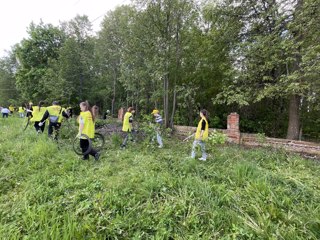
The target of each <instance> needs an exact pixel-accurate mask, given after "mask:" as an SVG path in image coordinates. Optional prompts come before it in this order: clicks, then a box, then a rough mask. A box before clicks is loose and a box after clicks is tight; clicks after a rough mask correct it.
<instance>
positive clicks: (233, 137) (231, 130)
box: [227, 113, 240, 144]
mask: <svg viewBox="0 0 320 240" xmlns="http://www.w3.org/2000/svg"><path fill="white" fill-rule="evenodd" d="M227 136H228V141H229V142H232V143H237V144H240V129H239V114H237V113H230V114H229V116H228V120H227Z"/></svg>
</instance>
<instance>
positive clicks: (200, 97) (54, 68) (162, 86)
mask: <svg viewBox="0 0 320 240" xmlns="http://www.w3.org/2000/svg"><path fill="white" fill-rule="evenodd" d="M319 23H320V0H247V1H244V0H241V1H239V0H220V1H196V0H194V1H191V0H157V1H155V0H137V1H132V2H131V4H129V5H123V6H120V7H118V8H116V9H115V10H113V11H110V12H108V13H107V14H106V15H105V17H104V20H103V22H102V24H101V29H100V31H98V32H97V34H94V33H93V31H92V24H91V23H90V21H89V19H88V17H87V16H80V15H78V16H76V17H75V18H74V19H72V20H71V21H68V22H61V23H60V24H59V25H58V26H54V25H52V24H45V23H43V22H41V23H40V24H34V23H30V26H29V28H28V37H27V38H26V39H23V40H22V41H21V42H19V43H17V44H16V45H14V46H13V47H12V49H11V50H10V51H9V53H8V55H7V56H5V57H2V58H1V59H0V105H2V106H8V105H10V104H13V105H15V106H20V105H21V104H23V103H26V102H28V101H30V100H31V101H32V102H34V103H37V102H38V101H40V100H45V101H47V103H48V104H50V103H51V102H52V101H53V100H59V101H60V102H61V103H62V104H63V105H65V106H67V105H68V106H73V107H77V106H78V103H79V102H80V101H83V100H86V99H88V100H89V101H90V102H91V103H92V104H96V105H98V106H99V107H100V109H101V111H102V112H105V111H106V110H107V109H108V110H110V111H111V114H113V115H116V114H117V111H118V109H119V108H120V107H125V108H126V107H128V106H134V107H135V108H136V110H137V113H138V115H142V114H146V113H148V114H149V113H151V111H152V109H153V108H158V109H160V110H161V111H162V114H163V117H164V119H165V125H166V126H167V127H172V126H173V125H174V124H180V125H195V124H196V122H197V121H198V110H199V108H206V109H207V110H208V111H209V112H210V117H209V120H210V127H214V128H226V118H227V115H228V114H229V113H230V112H237V113H239V114H240V118H241V120H240V129H241V131H242V132H255V133H265V134H266V135H267V136H270V137H282V138H288V139H304V140H313V141H319V139H320V79H319V76H320V61H319V60H320V28H319Z"/></svg>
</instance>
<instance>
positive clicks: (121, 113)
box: [118, 108, 124, 121]
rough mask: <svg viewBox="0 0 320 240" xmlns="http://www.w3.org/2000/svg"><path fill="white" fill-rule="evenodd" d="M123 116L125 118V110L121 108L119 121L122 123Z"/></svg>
mask: <svg viewBox="0 0 320 240" xmlns="http://www.w3.org/2000/svg"><path fill="white" fill-rule="evenodd" d="M123 116H124V108H120V109H119V110H118V120H120V121H122V119H123Z"/></svg>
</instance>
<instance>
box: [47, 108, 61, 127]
mask: <svg viewBox="0 0 320 240" xmlns="http://www.w3.org/2000/svg"><path fill="white" fill-rule="evenodd" d="M47 111H48V112H49V120H50V122H58V123H61V122H62V118H63V116H62V113H63V112H64V111H65V109H64V108H63V107H61V106H58V105H53V106H50V107H47ZM56 118H58V120H57V121H55V119H56Z"/></svg>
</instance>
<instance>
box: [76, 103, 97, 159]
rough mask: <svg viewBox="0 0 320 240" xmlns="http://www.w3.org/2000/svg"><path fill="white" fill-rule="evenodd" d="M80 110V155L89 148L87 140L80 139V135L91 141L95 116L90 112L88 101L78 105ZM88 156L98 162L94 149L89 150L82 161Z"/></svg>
mask: <svg viewBox="0 0 320 240" xmlns="http://www.w3.org/2000/svg"><path fill="white" fill-rule="evenodd" d="M80 110H81V112H80V116H79V133H78V137H80V148H81V149H82V153H85V152H87V150H88V147H89V140H88V139H86V138H84V137H82V138H81V135H82V134H85V135H87V136H88V137H89V138H91V139H93V138H94V132H95V127H94V121H95V117H96V116H95V114H94V113H95V112H92V111H91V109H90V105H89V103H88V101H85V102H81V103H80ZM89 155H92V156H93V157H94V159H95V160H99V157H100V153H99V152H98V151H97V150H95V149H94V148H91V150H90V152H89V153H88V154H85V155H83V158H82V159H83V160H88V159H89Z"/></svg>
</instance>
